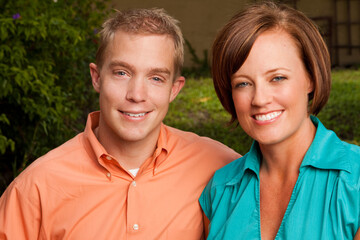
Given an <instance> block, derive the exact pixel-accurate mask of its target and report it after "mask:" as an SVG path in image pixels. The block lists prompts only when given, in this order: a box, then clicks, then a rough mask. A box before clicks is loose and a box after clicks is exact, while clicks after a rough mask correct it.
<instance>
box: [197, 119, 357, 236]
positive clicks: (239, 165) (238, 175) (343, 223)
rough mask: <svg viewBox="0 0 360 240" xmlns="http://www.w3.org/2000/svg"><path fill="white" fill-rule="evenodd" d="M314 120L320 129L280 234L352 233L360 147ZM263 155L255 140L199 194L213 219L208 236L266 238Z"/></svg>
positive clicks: (355, 210) (205, 210)
mask: <svg viewBox="0 0 360 240" xmlns="http://www.w3.org/2000/svg"><path fill="white" fill-rule="evenodd" d="M311 120H312V121H313V123H314V125H315V126H316V127H317V131H316V135H315V138H314V141H313V142H312V144H311V146H310V148H309V149H308V151H307V153H306V155H305V157H304V159H303V162H302V164H301V166H300V169H299V177H298V179H297V182H296V184H295V187H294V189H293V192H292V195H291V199H290V202H289V204H288V206H287V209H286V212H285V215H284V217H283V220H282V223H281V226H280V228H279V230H278V233H277V235H276V239H292V240H293V239H353V237H354V235H355V233H356V231H357V229H358V228H359V225H360V216H359V214H360V194H359V187H360V147H359V146H356V145H353V144H349V143H346V142H343V141H341V140H340V139H339V138H338V137H337V136H336V134H335V133H334V132H332V131H330V130H327V129H326V128H325V127H324V126H323V125H322V123H321V122H320V121H319V120H318V119H317V118H316V117H314V116H311ZM260 161H261V152H260V149H259V145H258V143H257V142H254V143H253V145H252V147H251V149H250V151H249V152H248V153H247V154H246V155H245V156H243V157H242V158H239V159H237V160H235V161H234V162H232V163H230V164H228V165H226V166H225V167H223V168H221V169H219V170H218V171H216V173H215V175H214V176H213V178H212V179H211V180H210V182H209V183H208V185H207V186H206V188H205V189H204V191H203V193H202V195H201V197H200V199H199V202H200V205H201V207H202V209H203V210H204V213H205V214H206V216H207V217H208V218H209V220H210V232H209V235H208V239H221V240H225V239H231V240H233V239H261V233H260V190H259V189H260V184H259V168H260Z"/></svg>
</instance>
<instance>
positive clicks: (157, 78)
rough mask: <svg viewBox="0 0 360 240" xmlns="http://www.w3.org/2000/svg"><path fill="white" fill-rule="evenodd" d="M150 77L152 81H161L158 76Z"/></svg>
mask: <svg viewBox="0 0 360 240" xmlns="http://www.w3.org/2000/svg"><path fill="white" fill-rule="evenodd" d="M152 79H153V80H154V81H157V82H161V81H162V79H161V78H159V77H153V78H152Z"/></svg>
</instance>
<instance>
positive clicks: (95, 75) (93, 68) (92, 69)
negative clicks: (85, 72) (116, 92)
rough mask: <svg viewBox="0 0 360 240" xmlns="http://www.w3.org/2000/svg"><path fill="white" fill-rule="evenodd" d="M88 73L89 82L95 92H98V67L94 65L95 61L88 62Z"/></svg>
mask: <svg viewBox="0 0 360 240" xmlns="http://www.w3.org/2000/svg"><path fill="white" fill-rule="evenodd" d="M89 67H90V75H91V82H92V85H93V87H94V89H95V91H96V92H98V93H99V92H100V85H101V83H100V69H99V68H98V67H97V66H96V64H95V63H90V65H89Z"/></svg>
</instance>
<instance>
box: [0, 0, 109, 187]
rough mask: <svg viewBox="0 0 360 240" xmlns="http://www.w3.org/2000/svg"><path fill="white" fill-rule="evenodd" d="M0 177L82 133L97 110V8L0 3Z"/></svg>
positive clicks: (41, 1) (86, 0)
mask: <svg viewBox="0 0 360 240" xmlns="http://www.w3.org/2000/svg"><path fill="white" fill-rule="evenodd" d="M0 6H1V10H0V107H1V116H0V154H1V155H0V170H1V172H6V173H8V172H9V169H12V170H11V172H12V176H11V175H10V174H4V175H3V176H1V179H0V180H1V181H2V182H3V183H2V184H1V183H0V186H1V185H3V184H6V183H7V182H8V181H9V180H11V178H13V177H14V176H16V175H17V174H18V173H19V172H20V171H21V170H22V169H23V168H24V167H25V166H26V165H27V164H28V163H30V162H32V161H33V160H34V159H36V158H37V157H39V156H41V155H43V154H44V153H46V152H47V151H48V150H50V149H51V148H54V147H56V146H57V145H59V144H61V143H62V142H64V140H66V139H68V138H70V137H72V136H74V134H76V132H79V131H82V129H83V127H84V122H85V117H86V115H87V113H88V112H89V111H90V110H94V108H95V107H96V106H97V103H96V101H97V100H96V99H97V97H96V95H95V93H94V91H93V90H92V87H91V80H90V75H89V70H88V69H89V68H88V64H89V63H90V62H92V61H94V57H95V51H96V49H97V36H96V28H99V27H100V25H101V22H102V21H103V20H104V17H105V14H106V11H105V1H100V0H95V1H92V0H66V1H65V0H58V1H52V0H33V1H27V0H16V1H12V0H0Z"/></svg>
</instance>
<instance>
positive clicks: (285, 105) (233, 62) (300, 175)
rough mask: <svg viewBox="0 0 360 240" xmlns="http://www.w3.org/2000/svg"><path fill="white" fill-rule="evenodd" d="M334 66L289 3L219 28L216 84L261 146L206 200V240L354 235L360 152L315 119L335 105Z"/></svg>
mask: <svg viewBox="0 0 360 240" xmlns="http://www.w3.org/2000/svg"><path fill="white" fill-rule="evenodd" d="M330 70H331V69H330V58H329V54H328V51H327V48H326V45H325V43H324V41H323V39H322V37H321V35H320V33H319V32H318V30H317V28H316V27H315V26H314V25H313V24H312V22H311V21H310V20H309V19H308V18H307V17H306V16H305V15H304V14H302V13H300V12H298V11H296V10H294V9H292V8H290V7H287V6H285V5H279V4H275V3H271V2H267V3H261V4H257V5H253V6H251V7H249V8H247V9H246V10H245V11H243V12H240V13H239V14H237V15H235V16H234V17H233V18H232V19H231V20H230V22H229V23H228V24H227V25H226V26H225V27H224V28H223V29H222V30H221V31H220V32H219V34H218V35H217V38H216V40H215V42H214V45H213V69H212V73H213V79H214V86H215V89H216V92H217V94H218V97H219V99H220V101H221V103H222V105H223V106H224V108H225V109H226V110H227V111H228V112H229V113H230V114H231V117H232V119H231V122H234V121H235V120H237V121H238V122H239V124H240V126H241V127H242V128H243V129H244V131H245V132H246V133H247V134H248V135H250V136H251V137H252V138H253V139H254V140H255V141H254V143H253V145H252V147H251V149H250V151H249V152H248V153H247V154H246V155H245V156H244V157H242V158H240V159H238V160H236V161H234V162H232V163H230V164H229V165H227V166H225V167H224V168H222V169H220V170H218V171H217V172H216V173H215V175H214V177H213V178H212V180H211V181H210V182H209V184H208V185H207V187H206V188H205V190H204V192H203V193H202V195H201V197H200V204H201V206H202V208H203V210H204V213H205V215H206V216H207V218H208V220H209V221H210V225H209V230H210V232H209V235H208V239H260V238H261V239H275V238H276V239H353V238H354V235H355V233H356V232H357V230H358V228H359V225H360V221H359V220H360V217H359V214H360V194H359V191H360V190H359V188H360V148H359V147H358V146H355V145H351V144H348V143H346V142H343V141H341V140H340V139H339V138H338V137H337V136H336V135H335V133H333V132H332V131H329V130H327V129H326V128H325V127H324V126H323V125H322V124H321V122H320V121H319V119H318V118H316V117H315V116H314V115H316V114H317V113H319V112H320V110H321V109H322V107H323V106H324V105H325V103H326V102H327V100H328V97H329V94H330V86H331V76H330V74H331V72H330Z"/></svg>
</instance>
